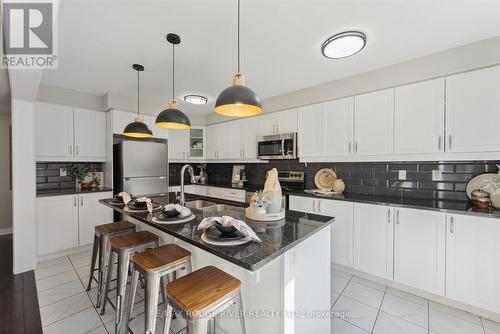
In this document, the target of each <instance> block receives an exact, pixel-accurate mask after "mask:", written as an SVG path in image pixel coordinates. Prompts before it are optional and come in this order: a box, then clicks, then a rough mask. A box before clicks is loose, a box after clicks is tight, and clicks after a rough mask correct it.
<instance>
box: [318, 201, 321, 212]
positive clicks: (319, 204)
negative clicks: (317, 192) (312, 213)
mask: <svg viewBox="0 0 500 334" xmlns="http://www.w3.org/2000/svg"><path fill="white" fill-rule="evenodd" d="M318 212H321V201H319V200H318Z"/></svg>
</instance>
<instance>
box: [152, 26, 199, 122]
mask: <svg viewBox="0 0 500 334" xmlns="http://www.w3.org/2000/svg"><path fill="white" fill-rule="evenodd" d="M167 41H168V42H169V43H170V44H172V99H171V100H170V103H169V106H168V109H165V110H163V111H162V112H161V113H160V114H159V115H158V117H156V123H155V124H156V125H157V126H159V127H162V128H167V129H189V128H191V122H190V121H189V118H188V117H187V116H186V114H184V113H183V112H182V111H180V110H179V109H177V100H176V99H175V45H177V44H180V43H181V38H180V37H179V35H176V34H172V33H170V34H167Z"/></svg>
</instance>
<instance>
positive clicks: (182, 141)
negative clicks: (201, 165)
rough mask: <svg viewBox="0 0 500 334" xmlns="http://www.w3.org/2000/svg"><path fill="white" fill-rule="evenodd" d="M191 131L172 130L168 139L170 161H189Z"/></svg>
mask: <svg viewBox="0 0 500 334" xmlns="http://www.w3.org/2000/svg"><path fill="white" fill-rule="evenodd" d="M188 144H189V130H186V129H172V130H171V131H169V138H168V160H169V161H176V160H177V161H187V160H188V159H189V147H188Z"/></svg>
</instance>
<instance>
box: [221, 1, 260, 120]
mask: <svg viewBox="0 0 500 334" xmlns="http://www.w3.org/2000/svg"><path fill="white" fill-rule="evenodd" d="M215 112H216V113H218V114H221V115H224V116H232V117H247V116H253V115H258V114H260V113H261V112H262V105H261V104H260V100H259V97H258V96H257V94H255V92H254V91H253V90H251V89H250V88H248V87H245V78H244V77H243V73H241V72H240V0H238V72H237V73H236V74H235V75H234V77H233V85H232V86H230V87H228V88H226V89H224V90H223V91H222V92H221V93H220V94H219V96H218V97H217V101H216V102H215Z"/></svg>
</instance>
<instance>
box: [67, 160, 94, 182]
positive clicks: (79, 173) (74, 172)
mask: <svg viewBox="0 0 500 334" xmlns="http://www.w3.org/2000/svg"><path fill="white" fill-rule="evenodd" d="M88 172H90V167H89V166H88V165H87V164H70V165H69V166H68V173H69V175H71V176H74V177H75V178H76V180H77V181H79V182H81V181H83V180H84V179H85V176H86V175H87V173H88Z"/></svg>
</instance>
